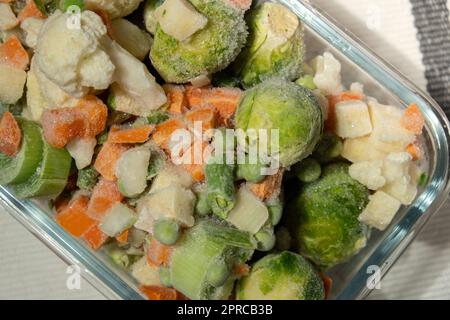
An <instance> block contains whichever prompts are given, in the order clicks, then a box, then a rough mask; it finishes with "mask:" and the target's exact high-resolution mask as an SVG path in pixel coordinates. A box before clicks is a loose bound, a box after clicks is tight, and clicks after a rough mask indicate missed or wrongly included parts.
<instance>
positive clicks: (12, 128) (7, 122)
mask: <svg viewBox="0 0 450 320" xmlns="http://www.w3.org/2000/svg"><path fill="white" fill-rule="evenodd" d="M21 141H22V131H20V127H19V124H18V123H17V121H16V119H15V118H14V116H13V115H12V113H11V112H5V113H4V114H3V116H2V118H1V120H0V152H2V153H4V154H6V155H7V156H10V157H13V156H15V155H16V154H17V152H19V150H20V142H21Z"/></svg>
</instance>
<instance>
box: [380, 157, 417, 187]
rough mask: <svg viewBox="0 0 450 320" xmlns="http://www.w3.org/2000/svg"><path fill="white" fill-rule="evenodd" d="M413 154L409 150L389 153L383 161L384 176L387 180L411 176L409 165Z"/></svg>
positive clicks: (391, 180)
mask: <svg viewBox="0 0 450 320" xmlns="http://www.w3.org/2000/svg"><path fill="white" fill-rule="evenodd" d="M411 163H412V156H411V155H410V154H409V153H408V152H397V153H391V154H389V155H388V156H387V157H386V159H384V163H383V176H384V177H385V178H386V181H387V182H394V181H395V180H398V179H401V178H403V177H407V176H409V167H410V164H411Z"/></svg>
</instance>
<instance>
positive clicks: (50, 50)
mask: <svg viewBox="0 0 450 320" xmlns="http://www.w3.org/2000/svg"><path fill="white" fill-rule="evenodd" d="M68 19H69V15H68V14H64V13H61V12H60V11H57V12H56V13H55V14H53V15H52V16H50V18H48V19H47V21H46V22H45V24H44V26H43V27H42V30H41V32H40V34H39V38H38V43H37V46H36V53H35V57H36V62H37V66H38V68H39V69H40V70H41V71H42V73H44V74H45V76H46V77H47V78H48V79H49V80H51V81H52V82H54V83H55V84H57V85H58V86H59V87H60V88H61V89H62V90H64V91H65V92H67V93H68V94H70V95H71V96H74V97H77V98H81V97H83V96H84V95H86V94H87V93H88V92H89V91H90V90H91V89H95V90H104V89H107V88H108V87H109V85H110V84H111V83H112V82H113V76H114V71H115V66H114V64H113V63H112V61H111V59H110V58H109V56H108V54H107V53H106V52H105V51H104V50H103V47H102V45H101V41H102V40H104V39H106V38H107V35H106V33H107V31H106V27H105V25H104V24H103V22H102V19H101V18H100V17H99V16H98V15H97V14H95V13H94V12H92V11H83V12H82V14H81V21H80V28H73V27H69V25H68V21H69V20H68Z"/></svg>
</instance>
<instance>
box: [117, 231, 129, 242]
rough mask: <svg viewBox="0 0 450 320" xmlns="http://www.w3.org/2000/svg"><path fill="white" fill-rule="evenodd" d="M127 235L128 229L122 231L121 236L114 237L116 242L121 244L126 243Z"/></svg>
mask: <svg viewBox="0 0 450 320" xmlns="http://www.w3.org/2000/svg"><path fill="white" fill-rule="evenodd" d="M129 233H130V229H127V230H125V231H123V232H122V233H121V234H119V235H118V236H117V237H116V240H117V242H119V243H122V244H126V243H128V234H129Z"/></svg>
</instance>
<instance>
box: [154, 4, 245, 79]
mask: <svg viewBox="0 0 450 320" xmlns="http://www.w3.org/2000/svg"><path fill="white" fill-rule="evenodd" d="M190 3H191V4H192V5H193V6H194V7H195V9H196V10H197V11H198V12H199V13H200V14H202V15H203V16H205V17H206V18H207V19H208V22H207V24H206V26H205V27H204V28H203V29H201V30H199V31H197V32H196V33H194V34H193V35H192V36H190V37H189V38H188V39H186V40H184V41H178V40H176V39H175V38H173V37H172V36H170V35H168V34H167V33H165V32H164V31H163V30H162V28H161V26H160V25H159V24H158V25H157V27H156V31H155V39H154V42H153V46H152V49H151V52H150V58H151V61H152V63H153V66H154V67H155V68H156V70H157V71H158V72H159V74H160V75H161V76H162V77H163V78H164V80H165V81H166V82H170V83H186V82H189V81H190V80H192V79H194V78H196V77H198V76H201V75H208V74H212V73H214V72H217V71H220V70H222V69H225V68H226V67H227V66H228V65H229V64H230V63H231V62H232V61H233V60H234V59H235V58H236V57H237V55H238V54H239V52H240V51H241V49H242V48H243V47H244V45H245V41H246V39H247V34H248V32H247V26H246V24H245V20H244V13H243V11H242V10H239V9H237V8H235V7H233V6H230V5H228V4H227V3H226V2H225V1H223V0H190Z"/></svg>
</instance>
